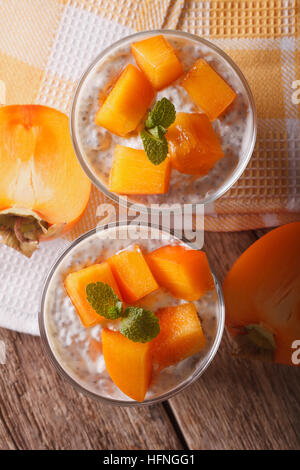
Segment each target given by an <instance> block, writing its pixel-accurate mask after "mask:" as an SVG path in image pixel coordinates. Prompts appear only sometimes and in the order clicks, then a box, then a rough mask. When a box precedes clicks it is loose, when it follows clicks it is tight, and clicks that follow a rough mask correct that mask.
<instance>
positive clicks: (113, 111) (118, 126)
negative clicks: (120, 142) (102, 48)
mask: <svg viewBox="0 0 300 470" xmlns="http://www.w3.org/2000/svg"><path fill="white" fill-rule="evenodd" d="M153 98H154V90H153V88H152V85H151V83H150V82H149V81H148V79H147V77H146V76H145V75H144V74H143V72H141V71H140V70H139V69H138V68H136V67H134V66H133V65H132V64H129V65H127V67H125V69H124V70H123V72H122V73H121V75H120V77H119V78H118V80H117V82H116V83H115V86H114V87H113V89H112V90H111V92H110V93H109V95H108V96H107V98H106V100H105V101H104V103H103V105H102V106H101V107H100V109H99V111H98V112H97V114H96V117H95V122H96V124H98V126H102V127H105V129H108V130H109V131H111V132H113V133H114V134H117V135H120V136H125V135H126V134H128V133H129V132H132V131H134V130H135V129H136V128H137V126H138V124H139V123H140V121H141V119H142V118H143V116H144V114H145V113H146V111H147V108H148V107H149V106H150V104H151V101H152V100H153Z"/></svg>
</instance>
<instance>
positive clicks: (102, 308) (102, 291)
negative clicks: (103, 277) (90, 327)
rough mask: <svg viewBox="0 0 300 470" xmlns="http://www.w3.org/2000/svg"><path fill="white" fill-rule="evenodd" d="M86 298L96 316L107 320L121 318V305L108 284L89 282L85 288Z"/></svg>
mask: <svg viewBox="0 0 300 470" xmlns="http://www.w3.org/2000/svg"><path fill="white" fill-rule="evenodd" d="M86 298H87V301H88V302H89V303H90V304H91V306H92V307H93V309H94V310H95V312H96V313H98V315H101V316H102V317H104V318H107V319H108V320H116V319H117V318H120V317H121V316H122V310H123V304H122V302H121V301H120V299H119V298H118V296H117V295H116V294H115V293H114V291H113V289H112V288H111V287H110V286H109V285H108V284H105V283H104V282H91V283H90V284H88V285H87V286H86Z"/></svg>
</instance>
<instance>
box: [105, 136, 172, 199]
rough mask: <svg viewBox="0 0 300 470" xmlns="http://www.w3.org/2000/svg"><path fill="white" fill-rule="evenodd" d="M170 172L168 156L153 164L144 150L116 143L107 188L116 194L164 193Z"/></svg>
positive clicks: (166, 189) (167, 186)
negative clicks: (157, 163) (158, 163)
mask: <svg viewBox="0 0 300 470" xmlns="http://www.w3.org/2000/svg"><path fill="white" fill-rule="evenodd" d="M170 173H171V164H170V159H169V158H166V159H165V160H164V161H163V162H162V163H160V165H154V164H153V163H152V162H151V161H150V160H149V159H148V157H147V155H146V152H145V151H144V150H136V149H132V148H130V147H124V146H123V145H119V144H117V145H116V148H115V151H114V161H113V165H112V169H111V173H110V181H109V190H110V191H112V192H115V193H118V194H165V193H167V192H168V190H169V184H170Z"/></svg>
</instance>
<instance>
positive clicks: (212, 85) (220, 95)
mask: <svg viewBox="0 0 300 470" xmlns="http://www.w3.org/2000/svg"><path fill="white" fill-rule="evenodd" d="M181 85H182V86H183V88H185V90H186V91H187V92H188V94H189V95H190V96H191V98H192V99H193V100H194V101H195V102H196V103H197V104H198V106H200V108H201V109H203V111H204V112H205V113H206V114H207V115H208V117H209V119H210V120H211V121H214V120H215V119H217V117H219V116H220V115H221V114H222V113H223V112H224V111H225V110H226V109H227V108H228V106H229V105H230V104H231V103H232V102H233V101H234V100H235V98H236V93H235V91H234V90H233V89H232V88H231V87H230V86H229V85H228V84H227V83H226V82H225V80H224V79H223V78H222V77H221V76H220V75H219V74H218V73H217V72H216V71H215V70H214V69H213V68H212V67H211V66H210V65H209V64H208V63H207V62H206V61H205V60H203V59H198V60H197V61H196V62H195V64H194V65H193V67H192V68H191V69H190V70H189V71H188V73H187V74H186V75H185V77H184V78H183V80H182V82H181Z"/></svg>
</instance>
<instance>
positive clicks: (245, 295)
mask: <svg viewBox="0 0 300 470" xmlns="http://www.w3.org/2000/svg"><path fill="white" fill-rule="evenodd" d="M223 291H224V300H225V306H226V326H227V328H228V330H229V332H230V333H231V335H232V336H233V337H234V338H235V340H236V343H237V345H238V351H237V352H238V353H239V354H240V355H241V356H243V357H250V358H251V357H253V358H257V359H268V360H272V361H275V362H278V363H281V364H288V365H291V366H292V365H297V364H296V363H295V362H293V353H295V351H296V345H294V346H293V343H294V342H295V341H297V340H299V339H300V222H294V223H291V224H288V225H283V226H281V227H278V228H276V229H274V230H272V231H271V232H269V233H267V234H266V235H264V236H263V237H261V238H259V239H258V240H257V241H256V242H255V243H253V245H251V246H250V247H249V248H248V249H247V250H246V251H245V252H244V253H243V254H242V255H241V256H240V258H239V259H238V260H237V261H236V262H235V264H234V265H233V266H232V268H231V270H230V271H229V273H228V274H227V276H226V278H225V281H224V284H223ZM259 340H260V341H261V343H260V342H259ZM293 348H295V349H293ZM298 356H299V355H298ZM298 367H299V365H298Z"/></svg>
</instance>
